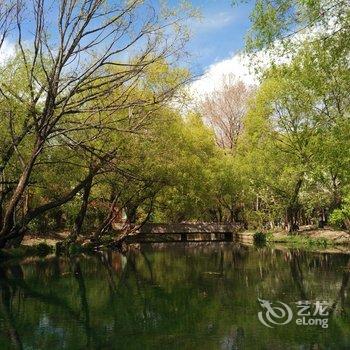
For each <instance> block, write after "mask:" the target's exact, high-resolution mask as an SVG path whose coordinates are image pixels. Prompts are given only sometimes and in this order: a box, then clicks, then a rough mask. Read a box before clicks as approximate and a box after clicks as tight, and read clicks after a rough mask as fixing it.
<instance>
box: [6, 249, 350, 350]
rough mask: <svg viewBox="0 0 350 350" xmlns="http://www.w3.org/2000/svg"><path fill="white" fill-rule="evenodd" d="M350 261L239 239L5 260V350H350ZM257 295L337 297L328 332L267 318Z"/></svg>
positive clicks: (291, 299) (340, 256)
mask: <svg viewBox="0 0 350 350" xmlns="http://www.w3.org/2000/svg"><path fill="white" fill-rule="evenodd" d="M349 278H350V258H349V256H347V255H343V254H315V253H307V252H303V251H290V250H273V249H269V248H264V249H254V248H248V247H244V246H241V245H237V244H230V243H226V244H209V245H203V244H196V245H191V244H188V245H181V246H180V245H178V244H166V245H158V246H153V247H152V246H147V245H145V246H142V247H141V248H140V249H139V250H134V251H130V252H129V253H128V254H127V255H125V256H124V255H121V254H119V253H116V252H112V251H109V252H105V253H101V254H98V255H96V256H93V257H75V258H69V259H68V258H67V259H64V258H55V257H53V258H50V259H46V260H28V261H24V262H22V263H21V264H14V263H10V262H8V263H3V264H2V265H1V266H0V298H1V303H0V348H1V349H48V348H50V349H140V348H142V349H151V348H152V349H157V348H159V349H164V348H165V349H332V348H333V349H342V348H343V349H347V348H349V347H350V326H349V321H350V316H349V310H350V300H349V294H348V290H349V283H350V282H349ZM257 298H264V299H267V300H275V301H278V300H280V301H283V302H286V303H292V302H294V301H297V300H328V301H330V302H331V305H332V306H331V316H330V317H331V318H330V322H329V328H328V329H322V328H320V327H316V326H314V327H312V326H303V327H301V326H297V325H296V324H292V323H291V324H288V325H286V326H280V327H276V328H274V329H269V328H267V327H264V326H263V325H262V324H260V323H259V321H258V318H257V313H258V312H259V311H260V306H259V304H258V303H257Z"/></svg>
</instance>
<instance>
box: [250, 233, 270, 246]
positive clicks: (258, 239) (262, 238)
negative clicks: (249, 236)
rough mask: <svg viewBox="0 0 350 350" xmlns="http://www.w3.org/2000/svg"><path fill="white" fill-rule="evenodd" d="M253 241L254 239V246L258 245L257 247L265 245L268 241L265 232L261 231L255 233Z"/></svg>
mask: <svg viewBox="0 0 350 350" xmlns="http://www.w3.org/2000/svg"><path fill="white" fill-rule="evenodd" d="M253 239H254V244H256V245H262V244H265V243H266V241H267V237H266V234H265V233H264V232H261V231H257V232H255V233H254V235H253Z"/></svg>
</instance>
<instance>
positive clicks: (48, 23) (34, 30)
mask: <svg viewBox="0 0 350 350" xmlns="http://www.w3.org/2000/svg"><path fill="white" fill-rule="evenodd" d="M3 3H4V5H5V7H2V8H6V9H7V8H8V9H9V11H10V10H11V11H12V13H13V17H11V18H10V17H6V18H8V19H9V20H11V19H12V22H11V23H10V24H9V25H8V26H9V27H11V31H7V30H4V31H3V33H4V35H3V38H5V35H7V36H6V40H8V41H9V42H13V43H15V44H16V48H17V55H16V64H15V66H16V65H18V69H20V70H21V72H22V74H21V78H22V81H21V84H20V85H21V86H20V90H19V91H18V89H16V86H18V82H17V81H15V80H14V77H15V76H16V75H11V76H9V77H8V79H1V83H0V90H1V101H2V102H3V106H4V110H3V111H2V115H1V119H2V120H1V123H2V125H4V126H5V128H6V129H5V130H6V132H7V134H8V135H9V137H6V138H5V141H4V142H3V143H2V149H3V150H5V151H4V152H3V153H2V160H1V163H2V165H1V168H0V169H1V174H0V175H1V176H2V177H3V176H8V173H9V172H10V171H11V170H10V169H11V168H13V166H14V165H16V163H20V165H17V166H15V167H16V169H17V172H18V174H17V173H16V175H15V176H14V177H13V178H12V179H11V182H10V183H4V182H5V181H3V185H4V186H3V189H2V208H1V209H2V220H1V229H0V247H5V246H9V245H11V244H13V242H14V241H16V240H17V241H18V239H19V240H20V239H21V237H22V236H23V234H24V233H25V232H26V229H27V226H28V224H29V223H30V222H31V221H32V220H33V219H34V218H36V217H37V216H38V215H40V214H42V213H44V212H46V211H48V210H51V209H53V208H56V207H58V206H60V205H62V204H64V203H66V202H67V201H69V200H71V199H72V198H73V197H74V196H75V195H76V194H77V193H78V192H79V191H81V190H82V189H83V188H84V187H85V186H86V184H88V183H89V182H91V179H92V178H93V177H94V176H95V175H96V174H98V173H99V172H100V171H103V168H104V167H105V166H106V164H108V163H109V162H111V161H112V160H113V159H114V157H115V156H116V154H117V152H118V149H117V148H116V147H111V148H110V149H104V150H103V151H100V150H99V149H98V148H97V149H94V148H89V145H88V142H86V138H87V139H91V138H94V139H96V138H97V137H101V135H103V130H113V129H114V128H115V131H118V130H119V128H118V126H117V125H116V123H117V122H118V118H114V116H115V114H116V113H119V115H120V114H121V113H124V115H125V116H126V117H130V116H132V118H130V120H131V121H132V123H131V124H130V129H133V128H134V127H135V124H138V123H139V121H140V120H139V119H142V118H145V117H151V114H148V115H147V116H145V115H142V116H139V115H138V114H137V108H139V107H140V106H142V105H147V106H148V108H151V106H156V105H158V104H159V103H160V102H161V101H164V100H165V99H169V98H170V97H171V95H172V92H173V91H174V86H172V87H171V88H170V90H168V91H162V90H160V89H159V90H154V91H153V94H151V95H147V96H145V97H144V98H143V99H140V98H137V99H131V98H129V97H130V96H131V95H132V91H133V90H134V89H135V86H137V85H138V84H139V83H140V81H142V79H143V72H144V70H145V69H146V68H147V67H149V66H151V65H153V64H155V63H157V62H160V61H162V62H163V61H164V60H167V61H168V62H169V64H172V62H176V61H178V60H179V57H180V56H181V54H182V53H183V49H184V45H185V43H186V41H187V38H188V35H187V31H186V29H185V27H184V21H185V20H186V19H187V18H188V16H190V15H191V10H190V9H189V8H182V9H180V10H179V12H177V11H174V10H173V9H167V8H165V7H162V6H160V5H159V6H158V5H155V4H154V3H153V2H152V1H140V0H132V1H108V0H80V1H75V0H60V1H48V0H37V1H34V2H32V3H28V2H26V1H17V2H16V4H15V5H11V2H10V1H4V2H3ZM0 21H2V22H1V23H3V22H6V21H5V20H4V17H3V16H0ZM2 27H3V26H2V25H1V26H0V28H2ZM2 41H3V39H2ZM7 69H8V67H7V65H6V64H5V65H4V66H3V67H2V72H1V74H2V75H3V76H6V71H7ZM16 71H17V69H16ZM17 77H18V75H17ZM116 91H118V96H115V92H116ZM113 94H114V95H113ZM112 95H113V96H114V98H113V99H112V98H109V97H111V96H112ZM13 105H15V106H17V107H16V108H20V109H21V118H19V119H20V120H19V119H18V118H17V112H16V108H13ZM134 111H135V112H134ZM78 134H79V137H77V135H78ZM82 135H85V137H86V138H85V139H84V137H83V136H82ZM63 140H64V142H65V147H67V145H68V147H71V148H72V149H77V148H84V149H85V151H86V152H88V153H89V154H92V155H93V160H92V162H91V163H90V165H89V166H88V167H87V169H85V170H84V171H83V172H82V173H81V176H80V178H79V179H78V180H77V181H76V182H75V183H74V184H72V185H71V186H70V188H68V189H67V190H66V191H65V192H64V193H60V194H57V196H56V198H55V199H53V200H51V201H48V202H46V203H42V204H41V205H39V206H37V207H34V208H30V209H29V210H27V211H24V212H23V214H22V215H21V216H20V217H18V215H16V213H17V212H18V209H19V206H20V204H21V202H22V201H23V198H24V196H25V193H26V191H27V189H28V185H29V184H30V182H31V178H32V175H33V173H34V171H35V169H36V168H37V163H38V162H39V161H40V159H41V158H42V157H44V156H45V152H46V151H47V149H48V148H51V147H55V146H59V145H60V144H62V143H63Z"/></svg>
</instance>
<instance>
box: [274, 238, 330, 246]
mask: <svg viewBox="0 0 350 350" xmlns="http://www.w3.org/2000/svg"><path fill="white" fill-rule="evenodd" d="M269 241H270V242H274V243H285V244H287V245H288V246H291V247H295V248H329V247H333V246H335V243H334V242H333V241H332V240H330V239H327V238H310V237H307V236H299V235H287V236H285V237H283V238H280V237H279V238H278V239H274V237H273V236H272V237H270V239H269Z"/></svg>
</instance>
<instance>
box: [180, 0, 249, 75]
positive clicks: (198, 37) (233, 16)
mask: <svg viewBox="0 0 350 350" xmlns="http://www.w3.org/2000/svg"><path fill="white" fill-rule="evenodd" d="M173 2H174V3H176V1H173ZM191 3H192V4H193V6H195V7H196V8H199V9H200V12H201V15H202V19H201V20H193V23H191V31H192V38H191V43H190V45H189V50H190V53H191V55H192V57H191V59H192V60H193V69H195V70H196V72H197V73H202V72H203V71H205V69H206V68H208V67H209V66H210V65H212V64H214V63H217V62H220V61H222V60H225V59H227V58H230V57H232V56H233V55H234V54H235V53H237V52H238V51H240V50H242V49H243V47H244V37H245V34H246V32H247V30H248V29H249V27H250V21H249V14H250V12H251V10H252V7H253V2H252V1H251V2H248V3H247V4H243V3H242V4H239V5H235V6H233V5H232V4H231V0H192V1H191Z"/></svg>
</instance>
